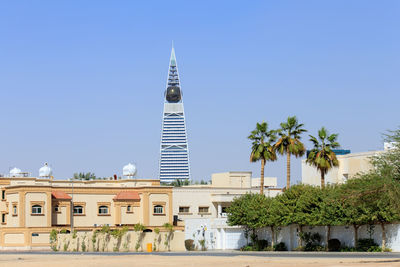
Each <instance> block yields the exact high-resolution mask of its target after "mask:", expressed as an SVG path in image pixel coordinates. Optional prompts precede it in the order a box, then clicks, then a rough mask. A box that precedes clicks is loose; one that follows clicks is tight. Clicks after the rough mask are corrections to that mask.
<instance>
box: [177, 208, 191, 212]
mask: <svg viewBox="0 0 400 267" xmlns="http://www.w3.org/2000/svg"><path fill="white" fill-rule="evenodd" d="M189 210H190V209H189V207H179V213H189Z"/></svg>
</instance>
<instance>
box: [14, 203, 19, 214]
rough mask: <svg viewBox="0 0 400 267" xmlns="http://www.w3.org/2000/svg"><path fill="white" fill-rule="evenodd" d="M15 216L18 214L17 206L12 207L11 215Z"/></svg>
mask: <svg viewBox="0 0 400 267" xmlns="http://www.w3.org/2000/svg"><path fill="white" fill-rule="evenodd" d="M17 214H18V209H17V205H13V215H17Z"/></svg>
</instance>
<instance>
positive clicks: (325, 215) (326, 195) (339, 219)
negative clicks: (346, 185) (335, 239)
mask: <svg viewBox="0 0 400 267" xmlns="http://www.w3.org/2000/svg"><path fill="white" fill-rule="evenodd" d="M321 193H322V201H321V202H320V209H319V211H320V213H319V214H317V216H316V218H317V221H318V224H319V225H325V226H326V232H325V240H326V243H325V245H326V250H328V241H329V240H330V239H331V236H330V235H331V226H335V225H343V224H344V221H345V219H344V218H345V212H344V208H343V204H342V202H341V201H340V198H341V188H340V186H338V185H329V186H327V187H325V188H323V190H322V192H321Z"/></svg>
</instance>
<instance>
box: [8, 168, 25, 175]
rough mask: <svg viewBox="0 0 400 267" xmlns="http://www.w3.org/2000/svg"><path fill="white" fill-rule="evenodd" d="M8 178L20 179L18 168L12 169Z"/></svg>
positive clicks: (20, 172)
mask: <svg viewBox="0 0 400 267" xmlns="http://www.w3.org/2000/svg"><path fill="white" fill-rule="evenodd" d="M10 177H22V171H21V169H18V168H13V169H11V171H10Z"/></svg>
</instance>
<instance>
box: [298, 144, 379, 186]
mask: <svg viewBox="0 0 400 267" xmlns="http://www.w3.org/2000/svg"><path fill="white" fill-rule="evenodd" d="M382 152H384V151H382V150H381V151H368V152H361V153H350V154H346V155H338V156H337V158H338V160H339V167H337V168H333V169H332V170H330V171H329V172H328V173H327V174H326V176H325V181H326V183H327V184H341V183H344V182H346V181H347V180H348V179H351V178H353V177H354V176H355V175H356V174H357V173H362V172H368V171H369V170H371V168H372V165H371V163H370V158H371V157H373V156H375V155H379V154H380V153H382ZM301 172H302V183H303V184H310V185H318V186H319V185H321V174H320V173H319V172H318V171H317V170H316V169H315V167H313V166H310V165H308V164H307V163H306V160H305V159H304V160H302V162H301Z"/></svg>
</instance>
